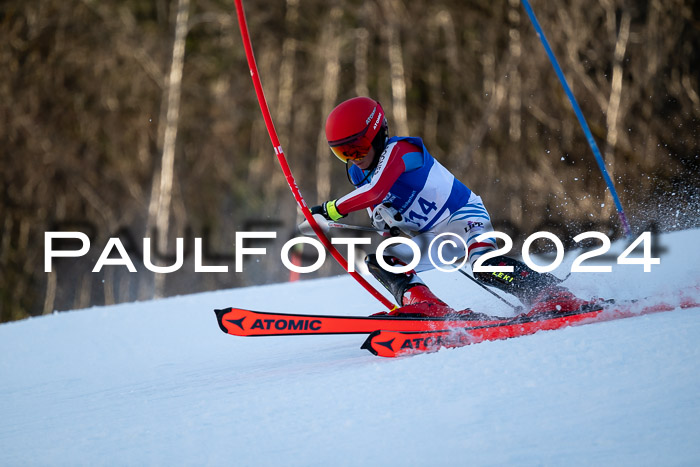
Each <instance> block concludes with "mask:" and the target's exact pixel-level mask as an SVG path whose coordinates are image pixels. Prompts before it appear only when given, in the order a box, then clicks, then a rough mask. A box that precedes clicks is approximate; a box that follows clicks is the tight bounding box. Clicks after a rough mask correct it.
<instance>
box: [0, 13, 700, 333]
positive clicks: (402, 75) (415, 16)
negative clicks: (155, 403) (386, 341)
mask: <svg viewBox="0 0 700 467" xmlns="http://www.w3.org/2000/svg"><path fill="white" fill-rule="evenodd" d="M245 7H246V16H247V19H248V23H249V27H250V30H251V35H252V42H253V46H254V49H255V53H256V56H257V61H258V66H259V68H260V76H261V79H262V82H263V86H264V88H265V93H266V96H267V99H268V102H269V105H270V108H271V112H272V116H273V119H274V121H275V125H276V129H277V131H278V133H279V137H280V141H281V143H282V145H283V148H284V150H285V153H286V155H287V157H288V160H289V164H290V166H291V169H292V172H293V174H294V176H295V178H296V180H297V183H298V185H299V187H300V189H301V192H302V194H303V195H304V196H305V198H306V200H307V202H308V203H309V204H310V205H312V204H315V203H317V202H320V201H323V200H326V199H332V198H336V197H338V196H341V195H343V194H345V193H346V192H348V191H349V190H350V189H351V188H352V187H351V186H350V185H349V183H348V182H347V180H346V175H345V171H344V168H343V166H342V165H341V164H340V163H339V162H338V161H337V160H336V159H334V158H333V157H332V155H331V153H330V151H329V149H328V147H327V144H326V142H325V138H324V133H323V128H324V122H325V118H326V116H327V114H328V112H329V111H330V110H331V109H332V108H333V107H334V106H335V105H337V104H338V103H339V102H341V101H342V100H344V99H347V98H350V97H353V96H356V95H366V96H370V97H374V98H376V99H378V100H379V101H380V102H381V103H382V104H383V106H384V108H385V109H386V111H387V114H388V117H389V122H390V133H391V134H397V135H412V136H420V137H422V138H423V139H424V141H425V143H426V144H427V147H428V149H429V151H430V152H431V153H432V154H433V155H434V156H435V157H437V158H438V159H439V160H440V161H441V162H442V163H443V164H444V165H446V166H447V167H448V168H450V169H451V170H452V171H453V172H454V173H455V174H456V175H457V176H458V178H460V179H461V180H462V181H464V182H465V183H466V184H467V185H468V186H469V187H470V188H472V190H474V191H475V192H476V193H478V194H479V195H481V196H482V198H483V199H484V200H485V203H486V206H487V208H488V210H489V212H490V214H491V216H492V218H493V220H494V226H495V228H496V229H497V230H501V231H504V232H506V233H509V234H510V235H512V236H513V237H514V240H516V245H517V244H518V242H520V243H521V242H522V241H523V240H524V238H525V237H526V236H527V235H529V234H530V233H533V232H536V231H538V230H548V231H551V232H554V233H556V234H557V235H558V236H559V237H560V238H561V239H562V240H563V241H564V242H565V243H566V244H567V245H568V246H571V237H573V236H575V235H576V234H578V233H581V232H584V231H587V230H598V231H601V232H603V233H606V234H608V235H609V236H611V237H613V238H616V237H620V236H621V235H622V232H621V228H620V225H619V223H618V221H617V215H616V213H615V208H614V205H613V202H612V200H611V197H610V194H609V192H608V191H607V190H606V188H605V184H604V182H603V180H602V177H601V175H600V172H599V171H598V168H597V166H596V164H595V160H594V158H593V155H592V153H591V150H590V149H589V147H588V145H587V143H586V140H585V137H584V135H583V133H582V131H581V129H580V127H579V126H578V123H577V121H576V118H575V116H574V114H573V111H572V108H571V105H570V104H569V102H568V100H567V98H566V96H565V94H564V93H563V91H562V88H561V86H560V84H559V83H558V81H557V78H556V76H555V74H554V72H553V70H552V68H551V65H550V63H549V61H548V59H547V57H546V55H545V52H544V50H543V48H542V46H541V44H540V42H539V39H538V38H537V36H536V34H535V32H534V30H533V28H532V25H531V24H530V22H529V20H528V18H527V16H526V15H525V13H524V11H523V9H522V6H521V5H520V3H519V1H517V0H494V1H490V2H482V1H463V0H452V1H450V0H432V1H430V2H427V1H406V0H381V1H368V2H361V1H352V2H340V1H333V0H331V1H328V0H324V1H320V0H276V1H272V0H265V1H261V0H259V1H254V2H253V1H250V2H246V4H245ZM533 8H534V10H535V12H536V14H537V15H538V18H539V21H540V23H541V24H542V27H543V29H544V31H545V33H546V34H547V36H548V39H549V40H550V42H551V44H552V48H553V50H554V52H555V54H556V55H557V57H558V58H559V60H560V62H561V65H562V68H563V70H564V72H565V74H566V75H567V78H568V80H569V82H570V85H571V87H572V89H573V92H574V94H575V95H576V96H577V98H578V100H579V103H580V105H581V107H582V109H583V113H584V115H586V117H587V119H588V122H589V125H590V127H591V130H592V132H593V134H594V136H595V139H596V141H597V143H598V145H599V147H600V148H601V151H602V152H603V154H604V157H605V161H606V165H607V168H608V171H609V172H610V174H611V176H612V178H613V180H614V182H615V185H616V187H617V189H618V191H619V193H620V198H621V201H622V203H623V205H624V207H625V209H626V210H627V214H628V217H629V219H630V223H631V225H632V227H633V230H634V231H635V232H641V231H642V230H644V229H648V228H650V225H653V226H654V228H658V229H660V230H674V229H682V228H688V227H693V226H697V225H698V211H699V210H700V175H699V174H700V147H699V146H700V145H699V143H698V141H699V137H698V128H699V124H698V122H699V121H700V120H699V119H700V97H699V93H700V86H699V82H698V77H699V76H700V34H699V32H700V6H699V5H698V2H693V1H681V0H671V1H661V0H650V1H641V2H639V1H622V0H569V1H564V2H545V1H541V0H536V1H533ZM0 43H1V44H2V47H0V167H1V168H0V321H8V320H14V319H20V318H24V317H27V316H32V315H39V314H42V313H50V312H52V311H54V310H66V309H75V308H84V307H89V306H93V305H102V304H111V303H118V302H124V301H132V300H144V299H150V298H153V297H159V296H168V295H174V294H186V293H192V292H197V291H202V290H213V289H220V288H230V287H237V286H244V285H252V284H260V283H270V282H279V281H285V280H288V279H289V271H287V270H286V269H285V268H284V267H283V266H282V264H281V262H280V260H279V250H280V246H281V244H282V243H284V242H285V241H286V240H288V239H289V238H291V237H293V236H296V233H295V231H294V226H295V225H296V224H297V223H298V222H299V220H300V217H299V211H298V209H297V208H296V205H295V202H294V200H293V198H292V196H291V193H290V191H289V188H288V187H287V184H286V181H285V180H284V177H283V176H282V174H281V171H280V170H279V167H278V164H277V160H276V156H275V153H274V151H273V149H272V146H271V144H270V141H269V139H268V136H267V133H266V130H265V127H264V123H263V120H262V118H261V115H260V110H259V108H258V105H257V102H256V100H255V94H254V92H253V88H252V84H251V81H250V76H249V73H248V68H247V65H246V62H245V56H244V52H243V48H242V43H241V39H240V33H239V30H238V27H237V24H236V17H235V10H234V7H233V2H231V1H223V0H148V1H147V0H120V1H114V0H99V1H98V0H31V1H26V0H4V1H3V2H2V3H0ZM353 216H355V217H352V218H351V221H352V222H357V223H365V222H366V217H363V216H358V215H353ZM76 230H77V231H81V232H84V233H86V234H88V235H89V237H90V239H91V245H92V247H91V249H90V251H89V253H88V254H87V255H86V256H84V257H82V258H66V259H55V260H54V261H53V268H52V272H50V273H46V272H44V267H43V266H44V233H45V232H46V231H76ZM254 230H260V231H275V232H277V233H278V235H277V237H278V238H277V239H276V240H274V241H269V242H262V243H261V244H260V245H258V246H265V247H267V248H268V253H269V254H268V255H267V256H264V257H263V256H261V257H258V258H257V259H256V258H253V259H250V260H248V261H246V263H245V268H244V272H242V273H235V272H234V261H233V259H232V258H233V251H234V248H235V245H234V236H235V232H236V231H254ZM344 235H347V233H344ZM110 237H119V238H120V239H121V241H122V243H123V244H124V245H125V247H126V248H127V250H128V252H129V255H130V258H131V259H132V261H133V262H134V264H135V265H136V268H137V271H138V272H136V273H132V272H129V271H128V270H127V268H126V267H123V266H105V267H104V268H103V269H102V271H101V272H95V273H93V272H92V269H93V267H94V265H95V263H96V261H97V259H98V258H99V255H100V254H101V253H102V249H103V248H104V247H105V246H106V244H107V240H108V238H110ZM144 237H150V238H152V239H153V241H154V245H153V250H154V252H155V253H154V255H155V256H156V257H157V259H158V261H159V263H158V264H163V265H166V264H172V261H173V260H174V252H175V239H176V238H177V237H181V238H184V239H185V250H186V253H187V254H186V260H185V264H184V266H183V267H182V268H181V269H180V270H179V271H177V272H174V273H171V274H154V273H151V272H150V271H148V270H147V269H146V268H145V267H144V264H143V256H142V255H143V245H142V240H143V238H144ZM195 237H199V238H202V239H203V240H202V242H203V245H204V262H205V264H210V265H219V266H221V265H227V266H228V269H229V272H228V273H194V266H193V264H194V260H193V252H192V251H193V246H194V238H195ZM57 246H58V247H59V248H75V247H76V246H77V245H76V244H75V243H74V242H63V243H61V244H59V245H57ZM250 246H255V245H250ZM308 254H309V255H311V252H309V253H308ZM312 256H313V255H312ZM326 263H327V264H326V266H324V268H322V269H321V270H320V271H319V272H318V273H314V274H310V275H308V277H318V276H322V275H328V274H338V273H340V272H342V271H341V269H340V268H339V266H337V265H335V264H331V263H332V262H331V260H330V259H329V260H327V261H326ZM356 293H363V292H362V291H361V289H360V288H359V287H358V290H357V291H356ZM225 305H231V304H222V306H225ZM369 311H372V310H369Z"/></svg>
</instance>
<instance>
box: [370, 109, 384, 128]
mask: <svg viewBox="0 0 700 467" xmlns="http://www.w3.org/2000/svg"><path fill="white" fill-rule="evenodd" d="M372 113H374V112H372ZM381 119H382V114H381V113H380V114H379V115H377V120H376V121H375V122H374V126H373V127H372V129H373V130H376V129H377V125H379V121H380V120H381Z"/></svg>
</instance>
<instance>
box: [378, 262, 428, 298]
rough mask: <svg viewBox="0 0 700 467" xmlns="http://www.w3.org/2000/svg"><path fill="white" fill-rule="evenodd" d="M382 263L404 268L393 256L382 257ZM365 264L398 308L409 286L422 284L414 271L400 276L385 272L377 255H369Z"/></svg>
mask: <svg viewBox="0 0 700 467" xmlns="http://www.w3.org/2000/svg"><path fill="white" fill-rule="evenodd" d="M384 261H385V262H386V264H388V265H389V266H405V264H404V263H403V262H402V261H401V260H399V259H398V258H395V257H394V256H384ZM365 264H366V265H367V269H369V272H370V273H372V275H373V276H374V277H375V279H377V280H378V281H379V283H380V284H382V285H383V286H384V287H385V288H386V289H387V290H388V291H389V293H391V295H393V296H394V299H395V300H396V303H397V304H398V305H399V306H402V305H403V294H404V292H406V290H408V289H409V288H410V287H411V286H414V285H418V284H423V281H421V280H420V278H419V277H418V276H417V275H416V273H415V272H414V271H409V272H406V273H402V274H396V273H393V272H389V271H385V270H384V269H382V267H381V266H380V265H379V263H378V262H377V255H374V254H371V255H367V256H366V257H365Z"/></svg>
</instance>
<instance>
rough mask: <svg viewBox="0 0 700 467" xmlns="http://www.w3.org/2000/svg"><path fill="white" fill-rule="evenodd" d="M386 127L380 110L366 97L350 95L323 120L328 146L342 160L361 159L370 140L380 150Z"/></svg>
mask: <svg viewBox="0 0 700 467" xmlns="http://www.w3.org/2000/svg"><path fill="white" fill-rule="evenodd" d="M386 130H387V122H386V117H385V114H384V109H382V106H381V104H380V103H379V102H377V101H375V100H373V99H370V98H369V97H354V98H352V99H350V100H347V101H345V102H343V103H341V104H340V105H338V106H337V107H336V108H335V109H333V111H332V112H331V113H330V114H329V115H328V119H327V120H326V139H327V140H328V145H329V146H330V147H331V151H333V154H335V156H336V157H337V158H338V159H340V160H341V161H343V162H348V161H350V160H360V159H362V158H363V157H365V156H366V155H367V153H368V152H369V150H370V148H371V147H372V145H373V143H374V144H375V150H381V151H383V150H384V145H385V144H386ZM375 139H376V140H377V141H375ZM380 140H381V141H380ZM381 151H380V152H381Z"/></svg>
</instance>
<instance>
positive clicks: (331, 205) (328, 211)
mask: <svg viewBox="0 0 700 467" xmlns="http://www.w3.org/2000/svg"><path fill="white" fill-rule="evenodd" d="M336 201H338V200H336V199H334V200H333V201H326V202H325V203H323V204H321V205H320V206H314V207H312V208H311V214H321V215H322V216H323V217H325V218H326V219H328V220H331V221H337V220H338V219H342V218H343V217H345V215H344V214H341V213H339V212H338V208H336V207H335V203H336Z"/></svg>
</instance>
